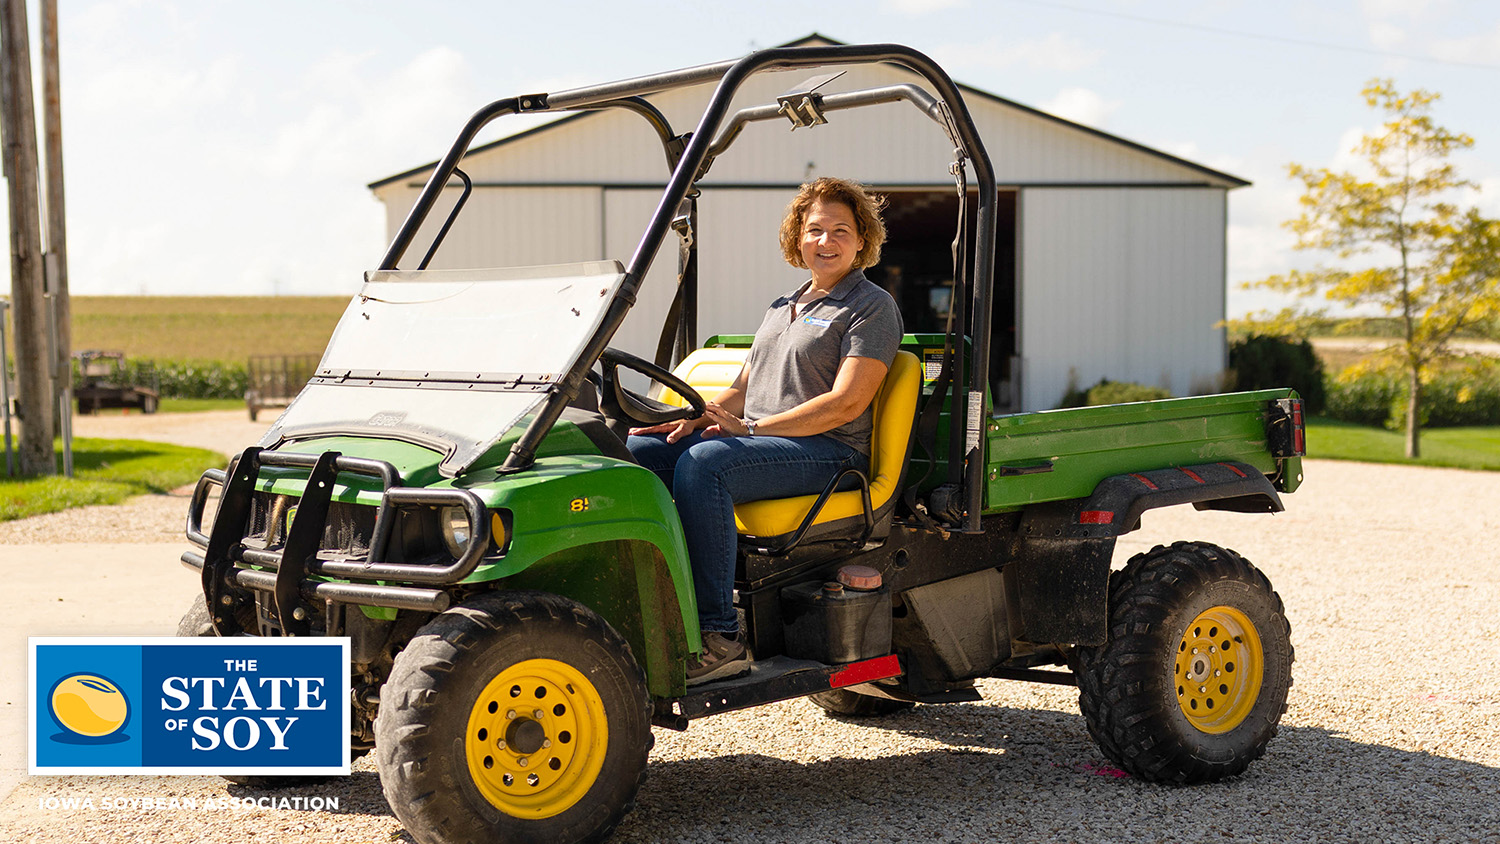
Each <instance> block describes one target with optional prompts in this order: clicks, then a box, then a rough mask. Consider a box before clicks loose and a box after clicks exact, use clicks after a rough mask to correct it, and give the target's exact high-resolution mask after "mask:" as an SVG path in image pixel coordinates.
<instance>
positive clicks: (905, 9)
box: [881, 0, 968, 17]
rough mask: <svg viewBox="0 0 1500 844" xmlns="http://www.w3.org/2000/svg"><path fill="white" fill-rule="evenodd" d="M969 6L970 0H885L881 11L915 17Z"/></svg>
mask: <svg viewBox="0 0 1500 844" xmlns="http://www.w3.org/2000/svg"><path fill="white" fill-rule="evenodd" d="M967 5H968V0H885V2H883V3H882V4H881V9H882V10H883V11H886V12H894V13H896V14H898V15H911V16H914V17H915V16H920V15H930V14H932V13H934V12H944V11H947V10H949V9H961V8H963V7H964V6H967Z"/></svg>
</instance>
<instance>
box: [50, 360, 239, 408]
mask: <svg viewBox="0 0 1500 844" xmlns="http://www.w3.org/2000/svg"><path fill="white" fill-rule="evenodd" d="M80 379H81V376H80V374H79V371H78V361H77V359H74V361H73V382H74V383H75V384H76V383H78V382H79V381H80ZM105 380H108V381H111V382H114V381H119V382H121V383H122V384H128V385H131V386H135V387H150V388H151V389H153V390H156V392H157V394H158V395H159V396H161V397H162V398H164V399H242V398H244V397H245V389H246V387H247V386H248V385H249V382H250V376H249V372H248V371H247V369H246V367H245V364H244V363H243V362H240V363H234V362H229V361H217V360H143V359H140V358H126V359H125V371H124V373H122V374H120V375H118V376H110V377H108V378H106V379H105Z"/></svg>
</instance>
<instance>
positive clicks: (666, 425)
mask: <svg viewBox="0 0 1500 844" xmlns="http://www.w3.org/2000/svg"><path fill="white" fill-rule="evenodd" d="M709 407H713V405H711V404H710V405H709ZM712 424H713V422H712V420H710V419H709V418H708V416H707V415H706V414H705V415H703V416H699V417H698V418H697V419H679V420H677V421H676V422H663V423H661V424H660V425H651V426H649V427H646V428H631V429H630V433H631V434H632V435H637V436H639V435H641V434H666V435H667V442H669V443H675V442H677V441H678V440H680V439H682V438H683V437H685V436H687V435H688V434H691V433H692V432H694V431H697V430H699V429H701V428H707V427H708V426H710V425H712Z"/></svg>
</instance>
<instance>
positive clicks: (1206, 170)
mask: <svg viewBox="0 0 1500 844" xmlns="http://www.w3.org/2000/svg"><path fill="white" fill-rule="evenodd" d="M844 43H845V42H842V41H838V40H836V39H833V38H829V37H827V36H826V35H821V34H819V33H817V32H814V33H811V34H809V35H806V36H804V37H802V38H798V39H797V40H795V41H790V42H788V43H786V44H782V45H780V46H782V47H807V46H814V45H830V46H842V45H843V44H844ZM954 84H956V85H957V86H958V88H959V90H961V91H962V92H963V94H964V96H965V98H969V99H973V100H978V101H981V102H990V103H994V104H997V105H1001V106H1004V107H1005V108H1008V109H1014V110H1016V111H1019V112H1021V113H1023V114H1026V115H1029V116H1031V117H1035V118H1039V119H1041V120H1043V121H1047V122H1051V123H1055V124H1057V125H1058V126H1061V127H1063V128H1065V129H1068V130H1072V131H1076V132H1082V133H1084V134H1087V135H1092V136H1094V137H1097V138H1100V139H1103V140H1105V141H1108V142H1110V143H1113V144H1117V145H1119V146H1122V147H1126V148H1128V149H1132V150H1135V151H1137V152H1141V153H1144V154H1146V155H1148V156H1151V157H1154V158H1158V159H1161V160H1163V161H1167V162H1169V163H1171V164H1175V165H1177V166H1179V167H1183V168H1186V169H1189V170H1193V171H1196V172H1198V173H1201V174H1203V175H1205V176H1207V177H1209V178H1210V179H1213V180H1215V181H1222V182H1225V183H1227V184H1228V186H1229V187H1230V188H1231V189H1233V188H1238V187H1245V186H1247V185H1249V184H1250V182H1249V181H1248V180H1246V179H1242V178H1240V177H1239V176H1235V175H1233V174H1230V173H1225V172H1223V171H1221V170H1215V169H1213V168H1211V167H1206V166H1204V165H1202V164H1199V163H1197V162H1195V161H1189V160H1188V159H1186V158H1181V157H1179V156H1176V155H1172V154H1171V153H1168V152H1163V151H1162V150H1159V149H1155V148H1153V147H1148V146H1146V145H1145V144H1140V143H1137V142H1135V141H1131V140H1128V139H1126V138H1122V137H1120V136H1118V135H1112V134H1110V133H1108V132H1105V131H1103V130H1100V129H1095V128H1094V127H1092V126H1085V125H1083V124H1081V123H1075V122H1073V121H1071V120H1067V119H1065V118H1062V117H1058V116H1057V115H1055V114H1049V113H1047V112H1045V111H1042V110H1040V109H1037V108H1033V107H1031V106H1028V105H1025V104H1024V103H1019V102H1016V101H1015V100H1009V99H1006V98H1005V97H1002V96H999V95H998V94H992V93H990V92H988V91H985V90H982V89H979V88H975V87H974V86H972V85H965V84H964V83H962V82H958V81H957V80H955V81H954ZM603 113H604V112H601V111H582V112H576V113H574V114H569V115H565V116H563V117H560V118H558V119H557V120H552V121H549V122H547V123H543V124H541V125H539V126H534V127H532V128H530V129H526V130H523V131H520V132H517V133H515V134H513V135H507V136H505V137H503V138H500V139H498V140H495V141H491V142H489V143H486V144H482V145H480V146H477V147H474V148H473V149H470V150H469V151H468V152H467V153H466V154H465V155H464V158H470V157H473V156H477V155H483V154H485V153H488V152H490V151H491V150H495V149H499V148H501V147H504V146H506V145H508V144H512V143H515V142H517V141H520V140H522V139H525V138H530V137H532V136H535V135H538V134H540V133H543V132H551V131H554V130H557V129H560V128H562V127H563V126H565V125H567V124H570V123H573V122H575V121H578V120H586V119H588V118H590V117H594V116H596V115H600V114H603ZM437 163H438V162H436V161H431V162H428V163H426V164H423V165H421V166H420V167H413V168H411V169H410V170H404V171H402V172H400V173H396V174H395V175H392V176H387V177H385V178H383V179H378V180H376V181H374V182H371V183H370V184H369V185H368V187H369V189H370V190H376V189H379V188H382V187H385V186H386V185H390V184H393V183H396V182H400V181H403V180H406V179H411V178H413V177H415V176H420V175H422V174H424V173H427V172H429V171H431V170H432V169H433V168H434V167H436V166H437Z"/></svg>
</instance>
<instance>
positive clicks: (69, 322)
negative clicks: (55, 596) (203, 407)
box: [42, 0, 73, 478]
mask: <svg viewBox="0 0 1500 844" xmlns="http://www.w3.org/2000/svg"><path fill="white" fill-rule="evenodd" d="M42 115H43V117H42V127H43V129H42V135H43V137H44V139H45V140H46V146H47V157H46V159H47V256H46V260H45V263H44V265H43V273H44V277H45V280H46V287H47V299H48V300H49V301H48V304H50V305H51V310H50V314H51V328H52V331H51V332H50V334H51V337H52V350H53V356H52V366H53V372H54V373H56V379H55V381H54V389H55V393H54V395H53V397H52V401H53V405H54V406H55V407H56V408H57V419H58V421H59V422H60V423H61V429H62V430H61V431H60V432H59V433H61V435H62V444H63V474H65V475H67V476H68V477H70V478H71V477H73V361H72V358H73V306H72V302H71V300H70V299H69V298H68V224H67V213H66V212H67V207H66V203H65V202H64V201H63V156H62V80H61V74H60V73H59V61H58V55H57V0H42Z"/></svg>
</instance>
